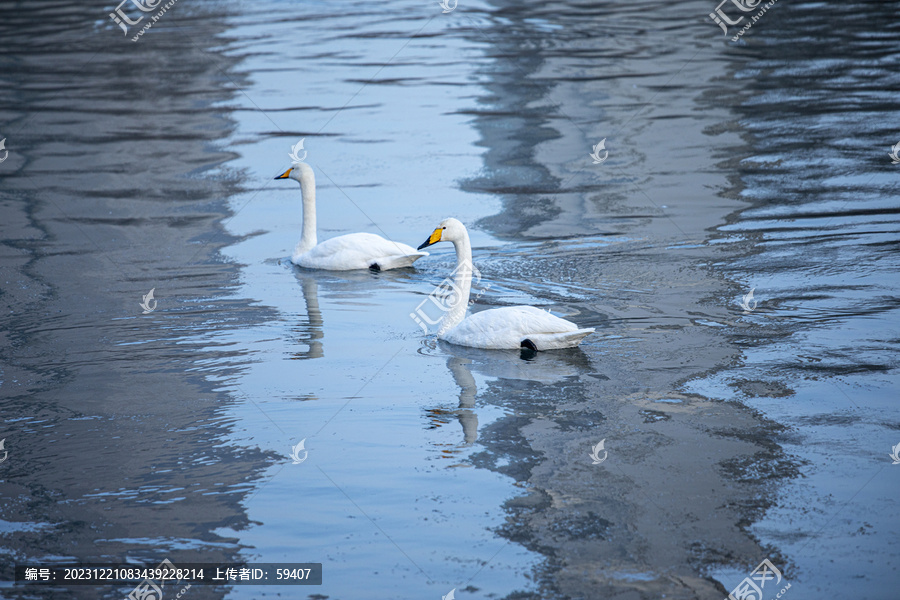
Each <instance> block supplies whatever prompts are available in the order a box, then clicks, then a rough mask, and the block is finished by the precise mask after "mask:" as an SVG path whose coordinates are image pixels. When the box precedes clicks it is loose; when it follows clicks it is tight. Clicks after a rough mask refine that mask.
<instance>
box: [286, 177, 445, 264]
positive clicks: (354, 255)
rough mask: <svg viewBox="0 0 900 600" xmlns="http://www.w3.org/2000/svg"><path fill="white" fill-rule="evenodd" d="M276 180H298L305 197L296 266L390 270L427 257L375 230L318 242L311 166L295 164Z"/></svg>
mask: <svg viewBox="0 0 900 600" xmlns="http://www.w3.org/2000/svg"><path fill="white" fill-rule="evenodd" d="M275 179H293V180H294V181H296V182H298V183H299V184H300V193H301V195H302V196H303V233H302V234H301V236H300V243H299V244H297V247H296V248H294V253H293V255H292V256H291V262H292V263H294V264H295V265H297V266H299V267H306V268H307V269H327V270H329V271H349V270H352V269H372V270H373V271H387V270H388V269H399V268H401V267H410V266H412V264H413V263H414V262H416V260H418V259H420V258H422V257H423V256H428V253H427V252H418V251H417V250H416V249H415V248H413V247H412V246H407V245H406V244H401V243H399V242H392V241H389V240H386V239H384V238H383V237H381V236H380V235H375V234H374V233H348V234H347V235H339V236H337V237H333V238H331V239H327V240H325V241H324V242H322V243H321V244H317V243H316V176H315V174H314V173H313V170H312V167H310V166H309V165H308V164H306V163H295V164H294V166H293V167H291V168H290V169H288V170H287V171H285V172H284V173H282V174H281V175H279V176H278V177H276V178H275Z"/></svg>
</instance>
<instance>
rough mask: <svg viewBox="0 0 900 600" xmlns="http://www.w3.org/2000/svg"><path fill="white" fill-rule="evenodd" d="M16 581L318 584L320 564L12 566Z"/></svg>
mask: <svg viewBox="0 0 900 600" xmlns="http://www.w3.org/2000/svg"><path fill="white" fill-rule="evenodd" d="M16 583H24V584H28V585H54V586H70V585H137V586H138V587H141V586H144V589H146V590H148V591H150V590H154V591H155V590H159V589H161V588H162V587H163V586H166V585H170V586H174V585H183V584H186V583H187V584H191V585H322V563H254V564H250V563H228V564H210V563H182V564H180V565H175V564H173V563H172V561H170V560H169V559H166V560H164V561H162V562H161V563H159V565H158V566H156V567H141V566H138V565H133V564H123V565H111V564H98V563H89V564H72V565H70V564H60V565H16Z"/></svg>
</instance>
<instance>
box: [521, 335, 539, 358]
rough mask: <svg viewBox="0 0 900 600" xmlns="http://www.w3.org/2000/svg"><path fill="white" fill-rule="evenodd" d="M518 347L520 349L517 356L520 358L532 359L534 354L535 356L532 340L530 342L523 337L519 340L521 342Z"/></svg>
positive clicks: (535, 349)
mask: <svg viewBox="0 0 900 600" xmlns="http://www.w3.org/2000/svg"><path fill="white" fill-rule="evenodd" d="M519 348H521V350H520V351H519V358H521V359H522V360H532V359H534V357H535V356H537V352H538V349H537V346H535V345H534V342H532V341H531V340H529V339H528V338H525V339H524V340H522V341H521V343H520V344H519Z"/></svg>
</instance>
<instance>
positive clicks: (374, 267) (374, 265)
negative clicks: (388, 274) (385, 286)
mask: <svg viewBox="0 0 900 600" xmlns="http://www.w3.org/2000/svg"><path fill="white" fill-rule="evenodd" d="M369 270H370V271H375V272H376V273H377V272H378V271H380V270H381V265H379V264H378V263H372V264H371V265H369Z"/></svg>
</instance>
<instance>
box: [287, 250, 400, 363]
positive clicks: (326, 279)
mask: <svg viewBox="0 0 900 600" xmlns="http://www.w3.org/2000/svg"><path fill="white" fill-rule="evenodd" d="M292 268H293V271H294V277H296V278H297V282H298V283H299V284H300V291H301V293H302V294H303V301H304V303H305V305H306V316H305V318H304V315H303V312H302V311H298V313H297V317H298V323H297V324H296V325H294V326H292V327H291V330H292V332H293V333H294V336H293V337H292V341H293V342H295V343H296V345H297V346H299V347H301V348H302V347H303V346H306V347H307V348H306V349H305V350H302V349H297V350H295V351H293V352H290V353H289V354H290V357H291V359H292V360H306V359H310V358H322V357H323V356H325V348H324V344H323V340H324V337H325V323H324V321H323V319H322V311H321V309H320V308H319V286H323V287H324V288H325V289H326V290H327V292H328V294H329V297H330V299H331V300H332V304H334V303H335V302H337V303H338V304H340V303H342V302H348V301H352V302H353V303H354V304H359V305H361V306H365V307H366V310H373V309H374V306H375V303H374V301H368V300H364V299H366V298H374V297H375V296H376V295H377V294H378V293H379V292H380V291H383V290H385V289H390V288H391V287H397V286H401V285H407V284H408V283H409V281H410V280H411V279H412V277H413V276H414V274H413V273H409V272H402V271H387V272H382V273H372V272H369V271H340V272H339V273H335V272H333V271H321V270H309V269H298V268H294V267H292ZM362 303H364V304H362Z"/></svg>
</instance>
